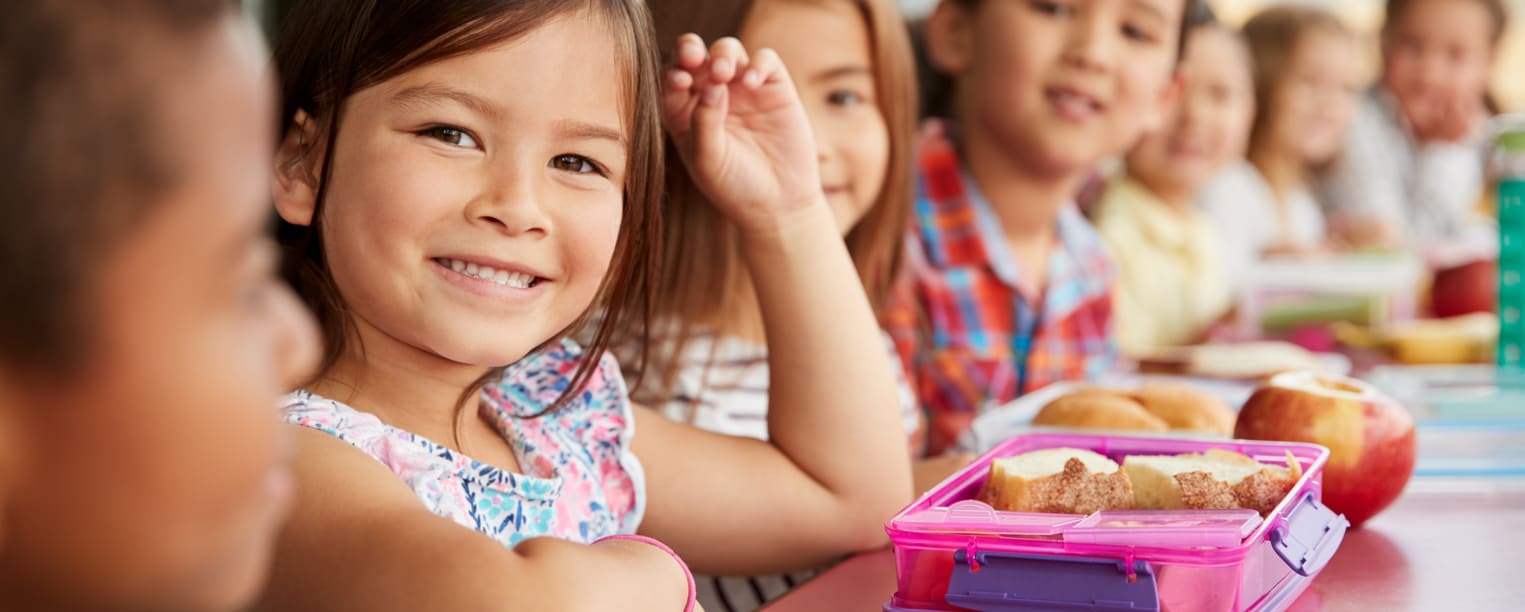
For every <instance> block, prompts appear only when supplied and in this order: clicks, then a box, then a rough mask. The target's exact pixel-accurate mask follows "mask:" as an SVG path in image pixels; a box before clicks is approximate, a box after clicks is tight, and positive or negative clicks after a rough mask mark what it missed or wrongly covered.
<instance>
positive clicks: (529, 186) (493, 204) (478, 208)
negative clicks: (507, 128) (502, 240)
mask: <svg viewBox="0 0 1525 612" xmlns="http://www.w3.org/2000/svg"><path fill="white" fill-rule="evenodd" d="M534 179H535V177H534V172H533V171H532V170H506V171H503V172H501V173H499V174H498V179H497V180H496V181H494V182H492V183H491V184H489V186H488V188H487V189H486V190H485V191H483V192H482V193H481V194H480V195H479V196H477V197H476V198H474V199H473V200H472V201H471V203H470V204H469V205H468V206H467V208H466V214H467V216H468V217H469V218H470V220H471V221H472V222H475V223H485V224H487V225H489V226H491V227H493V228H494V229H496V230H498V231H500V232H503V233H505V234H508V235H510V236H517V235H522V234H536V233H538V234H544V233H545V232H546V230H547V228H548V227H549V225H550V219H549V218H548V217H547V216H546V214H545V212H546V211H545V208H544V207H543V206H541V202H542V201H543V199H542V194H541V193H540V190H539V188H538V187H537V184H536V182H535V180H534Z"/></svg>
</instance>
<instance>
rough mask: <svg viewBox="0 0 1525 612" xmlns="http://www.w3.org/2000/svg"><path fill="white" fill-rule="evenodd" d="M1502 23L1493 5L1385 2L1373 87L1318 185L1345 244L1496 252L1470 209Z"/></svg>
mask: <svg viewBox="0 0 1525 612" xmlns="http://www.w3.org/2000/svg"><path fill="white" fill-rule="evenodd" d="M1506 23H1507V17H1506V14H1505V7H1504V2H1503V0H1388V2H1387V21H1386V23H1385V24H1384V26H1383V28H1382V75H1381V80H1380V81H1379V83H1378V84H1377V86H1376V87H1373V88H1372V89H1371V90H1370V91H1369V92H1367V93H1366V95H1364V96H1362V97H1361V100H1360V105H1359V107H1358V110H1357V112H1356V118H1355V121H1354V123H1353V124H1352V126H1351V129H1350V134H1349V136H1348V138H1347V139H1346V147H1345V150H1344V152H1343V153H1342V154H1341V155H1340V156H1339V158H1338V161H1337V163H1335V164H1334V166H1333V167H1332V168H1331V172H1330V173H1329V175H1328V176H1327V177H1326V180H1325V182H1324V185H1323V186H1324V193H1325V194H1326V198H1327V202H1326V203H1327V204H1328V205H1329V206H1330V209H1331V213H1332V216H1331V219H1333V220H1336V221H1337V222H1336V223H1334V225H1335V229H1336V230H1338V231H1339V233H1341V234H1342V236H1343V237H1344V238H1345V239H1346V240H1347V241H1349V242H1350V243H1352V244H1354V245H1356V246H1373V247H1387V248H1399V247H1406V248H1410V249H1415V250H1419V251H1428V250H1431V249H1434V248H1436V247H1442V246H1445V245H1446V244H1447V243H1456V242H1470V243H1474V244H1481V245H1496V243H1497V235H1496V233H1495V232H1494V231H1493V230H1492V229H1491V226H1490V224H1488V223H1487V222H1486V221H1483V220H1481V218H1480V216H1479V215H1478V211H1477V209H1478V204H1479V197H1480V195H1481V194H1482V187H1483V181H1484V160H1485V159H1486V150H1485V148H1486V142H1485V141H1486V139H1487V119H1488V116H1489V113H1490V109H1489V103H1488V80H1489V76H1490V74H1491V72H1492V68H1493V61H1494V56H1495V55H1496V54H1497V51H1498V45H1499V39H1500V37H1502V36H1503V33H1504V25H1505V24H1506ZM1490 255H1491V254H1490ZM1440 263H1441V264H1442V265H1445V264H1448V263H1454V262H1440Z"/></svg>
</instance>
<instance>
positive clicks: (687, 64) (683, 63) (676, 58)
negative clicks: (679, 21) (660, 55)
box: [673, 33, 709, 70]
mask: <svg viewBox="0 0 1525 612" xmlns="http://www.w3.org/2000/svg"><path fill="white" fill-rule="evenodd" d="M707 59H709V57H708V51H707V50H706V49H705V48H704V39H703V38H699V35H698V34H693V33H689V34H684V35H682V36H679V37H678V52H677V53H675V54H673V62H674V63H675V64H676V65H677V67H678V68H681V69H683V70H698V69H699V68H700V67H701V66H703V65H704V62H705V60H707Z"/></svg>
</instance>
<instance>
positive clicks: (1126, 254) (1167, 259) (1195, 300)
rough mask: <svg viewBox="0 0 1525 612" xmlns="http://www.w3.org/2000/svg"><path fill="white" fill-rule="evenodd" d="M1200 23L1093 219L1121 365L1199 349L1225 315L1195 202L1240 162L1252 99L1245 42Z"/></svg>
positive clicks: (1209, 240) (1205, 224) (1207, 227)
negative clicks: (1182, 348)
mask: <svg viewBox="0 0 1525 612" xmlns="http://www.w3.org/2000/svg"><path fill="white" fill-rule="evenodd" d="M1202 21H1204V23H1202V24H1200V25H1195V26H1194V27H1193V28H1192V29H1191V30H1190V31H1189V32H1188V33H1187V41H1186V52H1185V55H1184V56H1183V58H1182V60H1181V75H1182V78H1183V79H1184V80H1185V83H1186V87H1185V90H1184V91H1183V94H1182V96H1181V99H1180V100H1179V101H1178V102H1177V104H1176V106H1175V109H1174V112H1172V113H1171V115H1170V119H1169V121H1167V122H1166V124H1165V127H1164V128H1163V129H1161V130H1159V131H1156V132H1153V133H1150V134H1149V135H1147V136H1145V137H1144V138H1143V140H1141V141H1139V144H1138V146H1136V147H1134V148H1133V150H1132V151H1131V152H1129V153H1128V156H1127V163H1126V165H1125V168H1124V171H1123V172H1122V173H1121V174H1120V175H1119V176H1117V177H1115V178H1113V179H1112V181H1111V182H1110V184H1109V185H1108V187H1107V190H1106V192H1105V194H1104V195H1103V196H1102V200H1101V202H1100V204H1099V208H1098V210H1097V212H1096V217H1095V221H1096V229H1097V231H1099V232H1100V233H1101V236H1102V238H1103V239H1104V240H1105V241H1106V243H1107V246H1108V248H1110V249H1111V251H1112V253H1113V254H1114V255H1115V256H1116V260H1117V267H1118V283H1117V293H1116V300H1115V306H1114V312H1115V318H1116V326H1117V341H1118V345H1119V347H1120V348H1121V349H1122V351H1123V353H1124V354H1127V355H1130V356H1135V357H1137V356H1141V355H1147V354H1149V353H1152V352H1155V351H1158V350H1159V349H1161V348H1164V347H1168V346H1178V345H1183V344H1190V343H1193V342H1198V341H1200V340H1201V339H1202V338H1203V336H1204V333H1205V332H1206V331H1207V329H1208V328H1209V327H1210V326H1211V325H1212V324H1213V323H1215V322H1216V321H1218V320H1219V319H1221V318H1222V317H1223V315H1224V314H1225V312H1226V311H1227V310H1228V307H1229V294H1230V291H1229V285H1228V279H1227V278H1225V276H1224V274H1223V269H1222V262H1221V253H1222V250H1223V246H1222V245H1221V244H1219V241H1218V236H1217V235H1216V234H1215V232H1214V229H1213V226H1212V224H1211V222H1210V221H1209V220H1208V219H1207V217H1206V216H1205V215H1203V214H1202V213H1201V212H1200V211H1199V210H1198V209H1197V194H1198V192H1199V191H1200V190H1201V189H1202V187H1203V186H1204V185H1205V184H1207V182H1208V181H1209V180H1210V179H1212V177H1213V176H1214V175H1215V174H1216V173H1217V172H1218V171H1219V170H1221V169H1222V168H1224V167H1225V166H1226V165H1227V164H1229V163H1232V162H1234V161H1236V160H1239V159H1242V158H1243V156H1244V152H1245V146H1246V140H1247V139H1248V137H1249V132H1250V122H1251V121H1252V120H1253V119H1254V116H1255V93H1254V87H1253V83H1252V81H1251V64H1250V58H1249V51H1248V49H1247V48H1246V47H1245V45H1244V41H1243V40H1242V39H1241V38H1240V37H1239V35H1238V33H1236V32H1234V31H1232V30H1229V29H1227V28H1225V27H1223V26H1222V25H1219V24H1217V23H1215V22H1212V21H1211V16H1210V15H1206V16H1204V18H1203V20H1202Z"/></svg>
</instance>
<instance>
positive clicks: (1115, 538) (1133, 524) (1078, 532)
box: [1064, 508, 1262, 548]
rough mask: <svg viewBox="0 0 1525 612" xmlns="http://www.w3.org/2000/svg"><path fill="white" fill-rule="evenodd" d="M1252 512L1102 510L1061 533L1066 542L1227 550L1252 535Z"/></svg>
mask: <svg viewBox="0 0 1525 612" xmlns="http://www.w3.org/2000/svg"><path fill="white" fill-rule="evenodd" d="M1261 521H1262V519H1261V518H1260V513H1259V512H1256V511H1254V510H1246V509H1243V508H1236V509H1232V510H1103V511H1101V512H1097V513H1096V514H1092V515H1091V516H1089V517H1086V519H1085V520H1083V521H1080V522H1079V523H1076V524H1075V525H1073V526H1071V527H1069V528H1067V529H1065V530H1064V541H1065V542H1078V543H1082V544H1123V545H1132V546H1155V547H1161V548H1230V547H1234V546H1238V545H1239V544H1240V543H1241V542H1243V541H1244V539H1245V538H1246V537H1249V535H1250V534H1251V533H1254V532H1255V528H1256V527H1259V526H1260V523H1261Z"/></svg>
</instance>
